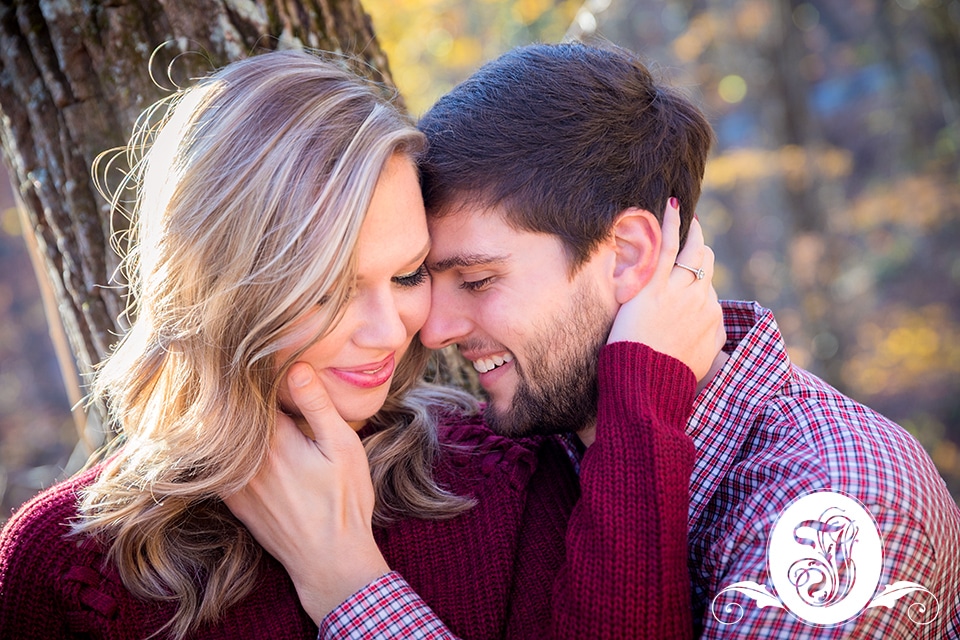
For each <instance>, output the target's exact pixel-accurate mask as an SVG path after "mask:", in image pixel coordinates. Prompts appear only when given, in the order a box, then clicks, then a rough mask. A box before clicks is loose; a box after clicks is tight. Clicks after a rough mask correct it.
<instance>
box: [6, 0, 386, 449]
mask: <svg viewBox="0 0 960 640" xmlns="http://www.w3.org/2000/svg"><path fill="white" fill-rule="evenodd" d="M295 47H308V48H315V49H324V50H328V51H334V52H338V53H343V54H345V55H346V56H348V57H350V58H353V59H355V63H354V65H353V66H354V67H355V69H356V70H357V71H358V72H360V73H362V74H365V75H367V76H370V77H373V78H374V79H375V80H377V81H380V82H383V83H385V84H386V85H389V86H392V85H393V82H392V79H391V77H390V74H389V70H388V66H387V59H386V56H385V55H384V54H383V52H382V51H381V49H380V47H379V45H378V43H377V40H376V38H375V36H374V33H373V29H372V25H371V22H370V19H369V17H368V16H367V15H366V14H365V13H364V12H363V9H362V7H361V6H360V3H359V0H259V1H258V2H251V1H249V0H73V1H70V0H40V2H37V0H13V1H11V0H4V2H3V4H2V6H0V115H2V122H0V141H2V144H3V158H4V162H5V163H6V165H7V167H8V169H9V171H10V175H11V179H12V181H13V186H14V192H15V193H16V194H17V196H18V198H19V201H20V206H21V208H22V213H23V217H24V219H25V220H26V221H27V227H26V229H25V230H24V232H25V233H27V232H29V231H28V230H32V232H33V234H34V235H35V237H36V240H37V242H36V244H35V247H36V250H37V251H38V252H39V254H40V255H39V256H38V257H39V259H38V260H37V261H36V263H37V264H40V265H42V271H43V273H38V276H39V277H41V278H46V280H47V281H48V283H49V284H50V286H51V288H52V291H53V295H54V297H55V300H56V306H57V308H58V310H59V316H60V320H61V321H62V323H63V327H64V329H65V332H66V335H67V337H68V340H69V348H70V350H71V351H72V353H73V358H74V359H75V361H76V363H77V368H78V370H79V376H80V380H87V379H88V376H89V374H90V373H91V372H92V371H93V368H94V366H95V365H96V363H98V362H99V361H100V360H101V358H103V356H104V355H106V354H107V352H108V351H109V349H110V346H111V344H112V343H113V342H114V340H115V338H116V336H117V335H119V333H120V332H122V331H123V327H122V326H120V317H121V314H122V311H123V308H124V307H125V298H124V293H125V292H124V290H123V289H122V288H121V287H115V286H108V283H110V282H111V276H112V275H113V272H114V271H115V268H116V266H117V256H116V254H115V253H114V252H113V250H112V249H111V236H112V234H114V233H116V232H121V231H123V229H124V227H125V221H124V220H123V219H122V217H121V216H113V218H112V219H111V215H110V210H109V207H108V205H107V203H106V201H105V200H104V199H103V198H102V197H101V196H100V195H99V194H98V191H97V189H96V185H95V183H94V180H93V179H92V177H91V171H90V167H91V163H92V162H93V161H94V159H95V158H96V157H97V155H98V154H99V153H101V152H102V151H105V150H107V149H111V148H116V147H121V146H123V145H124V144H125V143H126V140H127V137H128V136H129V134H130V132H131V130H132V127H133V123H134V121H135V120H136V118H137V116H138V115H139V114H140V112H141V111H142V110H143V109H144V108H145V107H147V106H148V105H149V104H151V103H153V102H154V101H155V100H157V99H159V98H161V97H163V96H164V95H165V94H167V93H169V90H170V82H176V83H178V84H188V83H189V78H191V77H196V76H198V75H203V74H206V73H208V72H210V71H212V70H213V69H216V68H218V67H220V66H222V65H224V64H226V63H228V62H230V61H232V60H236V59H239V58H242V57H245V56H246V55H248V54H249V53H250V52H254V51H257V50H265V49H277V48H295ZM185 52H190V53H191V55H181V54H183V53H185ZM178 56H179V57H178ZM174 58H176V63H175V64H174V65H173V67H171V68H172V70H173V71H174V72H175V73H176V74H177V77H174V78H167V72H168V67H169V65H170V64H171V62H173V61H174ZM151 74H153V76H154V77H155V78H157V81H158V82H159V83H160V84H162V85H165V86H157V84H155V83H154V80H153V79H151ZM161 78H162V79H165V80H167V82H165V83H164V82H160V81H161ZM178 79H179V80H178ZM50 321H51V322H52V323H53V322H57V318H50ZM72 378H74V375H73V374H72V372H70V371H66V370H65V371H64V379H65V380H67V384H68V386H69V385H71V379H72ZM90 418H91V420H90V423H91V424H90V425H88V427H87V429H86V432H87V433H86V435H87V436H91V435H92V436H93V438H94V442H93V444H97V443H96V440H98V439H100V438H98V437H97V432H98V431H99V425H100V424H102V409H95V410H93V412H92V414H91V415H90ZM91 430H92V431H93V433H92V434H91Z"/></svg>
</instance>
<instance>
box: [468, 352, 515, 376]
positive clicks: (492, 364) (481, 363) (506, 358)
mask: <svg viewBox="0 0 960 640" xmlns="http://www.w3.org/2000/svg"><path fill="white" fill-rule="evenodd" d="M508 362H513V354H510V353H505V354H503V355H502V356H491V357H489V358H480V359H478V360H474V361H473V368H474V369H476V370H477V371H479V372H480V373H486V372H487V371H493V370H494V369H496V368H497V367H499V366H500V365H502V364H506V363H508Z"/></svg>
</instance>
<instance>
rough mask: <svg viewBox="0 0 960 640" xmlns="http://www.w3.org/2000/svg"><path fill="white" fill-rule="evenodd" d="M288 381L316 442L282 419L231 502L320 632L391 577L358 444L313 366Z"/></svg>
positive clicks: (297, 368)
mask: <svg viewBox="0 0 960 640" xmlns="http://www.w3.org/2000/svg"><path fill="white" fill-rule="evenodd" d="M287 380H288V382H289V387H290V393H291V396H292V399H293V402H294V403H295V404H296V406H297V408H299V409H300V411H301V412H302V414H303V417H304V418H305V419H306V421H307V423H308V424H309V426H310V429H312V431H313V434H314V437H315V440H311V439H309V438H307V437H306V436H304V435H303V433H301V432H300V430H299V429H298V428H297V426H296V425H295V424H294V422H293V420H291V419H290V417H289V416H287V415H285V414H283V413H280V412H279V411H278V414H279V415H278V425H277V433H276V437H275V440H274V442H273V443H272V445H271V448H270V454H269V456H268V458H267V461H266V463H265V464H264V466H263V468H262V469H261V470H260V471H259V472H258V473H257V475H256V476H255V477H254V478H253V480H251V481H250V483H249V484H248V485H247V486H246V487H245V488H244V489H243V490H241V491H240V492H238V493H236V494H234V495H232V496H230V497H228V498H226V499H225V502H226V504H227V506H228V507H229V508H230V510H231V511H232V512H233V514H234V515H235V516H237V518H239V519H240V521H241V522H243V523H244V524H245V525H246V526H247V528H248V529H249V530H250V532H251V533H252V534H253V536H254V537H255V538H256V539H257V541H258V542H259V543H260V544H261V545H263V547H264V548H265V549H266V550H267V551H268V552H269V553H270V554H271V555H273V556H274V557H275V558H276V559H277V560H279V561H280V563H281V564H283V566H284V567H285V568H286V570H287V573H289V574H290V577H291V578H292V579H293V583H294V584H295V585H296V587H297V593H298V595H299V597H300V602H301V604H302V605H303V608H304V609H305V610H306V611H307V613H308V614H310V617H311V618H313V620H314V622H316V623H317V624H318V625H319V624H320V622H321V620H323V618H324V617H325V616H326V615H327V614H328V613H329V612H330V611H332V610H333V609H335V608H336V607H337V605H339V604H340V603H341V602H343V601H344V600H346V599H347V598H348V597H349V596H351V595H352V594H353V593H355V592H356V591H358V590H360V589H361V588H363V587H364V586H366V585H367V584H369V583H370V582H373V581H374V580H376V579H377V578H379V577H380V576H382V575H384V574H385V573H388V572H389V571H390V569H389V567H388V566H387V563H386V561H385V560H384V559H383V555H382V554H381V553H380V549H379V548H378V547H377V544H376V541H375V540H374V538H373V529H372V526H371V518H372V515H373V503H374V494H373V485H372V483H371V480H370V468H369V465H368V462H367V456H366V453H365V452H364V450H363V444H362V443H361V441H360V438H359V437H358V436H357V434H356V432H355V431H354V430H353V429H351V428H350V426H349V425H348V424H347V423H346V422H344V421H343V419H342V418H341V417H340V415H339V414H338V413H337V411H336V409H335V408H334V407H333V404H332V403H331V402H330V398H329V396H328V395H327V392H326V389H324V387H323V384H322V383H321V382H320V380H319V378H318V377H317V375H316V374H315V373H314V371H313V369H312V368H311V367H310V366H309V365H307V364H305V363H297V364H294V365H293V367H291V369H290V372H289V374H288V376H287Z"/></svg>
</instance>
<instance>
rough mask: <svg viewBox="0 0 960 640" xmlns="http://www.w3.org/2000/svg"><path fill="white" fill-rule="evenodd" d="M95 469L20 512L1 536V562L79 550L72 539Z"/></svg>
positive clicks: (41, 495)
mask: <svg viewBox="0 0 960 640" xmlns="http://www.w3.org/2000/svg"><path fill="white" fill-rule="evenodd" d="M98 471H99V467H92V468H90V469H87V470H86V471H84V472H82V473H79V474H77V475H75V476H73V477H72V478H68V479H66V480H63V481H62V482H59V483H57V484H55V485H53V486H52V487H50V488H49V489H46V490H45V491H41V492H40V493H39V494H37V495H36V496H34V497H33V498H32V499H30V500H29V501H27V502H26V503H24V504H23V505H22V506H21V507H20V508H19V509H17V510H16V511H15V512H14V513H13V515H12V516H11V517H10V519H9V520H8V521H7V523H6V524H5V525H4V527H3V531H2V532H0V561H2V562H4V563H9V562H10V561H11V557H14V556H15V557H19V558H23V559H31V558H34V559H36V556H38V555H40V556H45V557H48V556H51V555H52V554H55V553H56V554H61V555H62V554H63V553H64V552H67V550H68V549H75V548H77V546H78V545H77V541H76V540H75V539H72V536H71V535H70V531H71V524H72V523H73V522H74V521H75V520H76V518H77V507H78V504H79V500H80V497H79V496H80V492H81V491H82V490H83V489H84V488H85V487H87V486H89V485H90V484H91V483H92V482H93V481H94V480H95V479H96V477H97V473H98Z"/></svg>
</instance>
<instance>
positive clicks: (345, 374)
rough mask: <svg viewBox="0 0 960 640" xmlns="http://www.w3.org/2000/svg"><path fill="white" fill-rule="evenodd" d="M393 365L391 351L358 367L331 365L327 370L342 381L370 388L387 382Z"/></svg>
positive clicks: (394, 364)
mask: <svg viewBox="0 0 960 640" xmlns="http://www.w3.org/2000/svg"><path fill="white" fill-rule="evenodd" d="M395 367H396V363H395V362H394V354H392V353H391V354H390V355H389V356H387V357H386V358H384V359H383V360H381V361H380V362H372V363H370V364H363V365H360V366H359V367H349V368H337V367H331V368H330V369H329V371H330V373H332V374H333V375H335V376H337V377H338V378H340V379H341V380H343V381H344V382H346V383H348V384H352V385H353V386H355V387H360V388H361V389H372V388H375V387H379V386H380V385H383V384H386V383H387V382H389V381H390V378H391V377H393V370H394V368H395Z"/></svg>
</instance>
